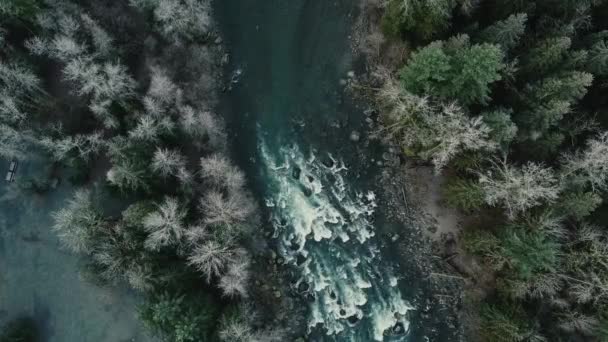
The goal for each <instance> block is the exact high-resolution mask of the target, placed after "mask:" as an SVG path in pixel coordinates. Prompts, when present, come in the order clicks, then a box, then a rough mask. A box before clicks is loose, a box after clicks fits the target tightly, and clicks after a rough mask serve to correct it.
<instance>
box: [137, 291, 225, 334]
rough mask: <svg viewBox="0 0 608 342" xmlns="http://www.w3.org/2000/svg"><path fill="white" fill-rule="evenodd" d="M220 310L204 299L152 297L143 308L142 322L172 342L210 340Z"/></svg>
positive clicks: (169, 295) (166, 295) (175, 295)
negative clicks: (217, 312)
mask: <svg viewBox="0 0 608 342" xmlns="http://www.w3.org/2000/svg"><path fill="white" fill-rule="evenodd" d="M216 311H217V309H216V308H215V307H214V306H213V304H212V303H211V301H209V299H207V297H205V296H198V297H195V298H191V297H186V296H185V295H177V294H171V293H167V292H165V293H160V294H156V295H153V296H151V297H150V298H148V299H147V300H146V302H145V303H144V304H143V305H142V306H141V307H140V309H139V314H140V317H141V319H142V320H143V322H144V323H145V324H146V325H147V326H148V327H150V328H151V329H152V330H154V331H156V332H158V333H160V334H162V335H163V336H164V338H165V339H166V341H169V342H204V341H211V336H212V335H211V333H212V332H213V330H214V327H215V325H216V320H217V314H216Z"/></svg>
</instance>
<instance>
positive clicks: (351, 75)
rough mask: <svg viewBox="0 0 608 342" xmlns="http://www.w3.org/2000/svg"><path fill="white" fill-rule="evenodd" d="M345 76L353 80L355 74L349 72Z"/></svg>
mask: <svg viewBox="0 0 608 342" xmlns="http://www.w3.org/2000/svg"><path fill="white" fill-rule="evenodd" d="M346 76H348V78H354V77H355V72H354V71H352V70H351V71H349V72H348V73H346Z"/></svg>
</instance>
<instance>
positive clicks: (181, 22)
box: [130, 0, 212, 43]
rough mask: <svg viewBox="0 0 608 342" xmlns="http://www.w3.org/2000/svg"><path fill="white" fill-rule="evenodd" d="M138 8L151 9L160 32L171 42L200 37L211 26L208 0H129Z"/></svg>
mask: <svg viewBox="0 0 608 342" xmlns="http://www.w3.org/2000/svg"><path fill="white" fill-rule="evenodd" d="M130 3H131V5H132V6H134V7H136V8H139V9H151V10H152V11H153V14H154V19H155V20H156V22H157V24H158V27H159V31H160V33H162V34H163V36H165V38H167V39H169V40H171V41H172V42H173V43H181V42H182V41H183V40H192V39H196V38H200V37H203V36H205V35H206V34H208V33H209V30H210V28H211V25H212V22H211V3H210V1H208V0H130Z"/></svg>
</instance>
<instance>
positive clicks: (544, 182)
mask: <svg viewBox="0 0 608 342" xmlns="http://www.w3.org/2000/svg"><path fill="white" fill-rule="evenodd" d="M479 182H480V183H481V186H482V188H483V191H484V193H485V201H486V203H487V204H489V205H492V206H495V205H500V206H503V207H504V208H505V209H506V210H507V214H508V216H509V217H510V218H514V217H515V215H517V214H518V213H520V212H522V211H525V210H526V209H529V208H531V207H534V206H537V205H539V204H541V203H545V202H549V203H551V202H553V201H555V200H556V199H557V196H558V194H559V190H560V189H559V187H558V182H557V179H556V177H555V175H554V174H553V171H552V170H551V169H549V168H544V167H542V166H541V165H538V164H535V163H532V162H529V163H527V164H525V165H523V166H522V167H515V166H513V165H509V164H508V163H507V162H506V161H502V162H494V163H493V166H492V168H491V169H490V170H489V171H488V172H487V173H485V174H484V173H480V174H479Z"/></svg>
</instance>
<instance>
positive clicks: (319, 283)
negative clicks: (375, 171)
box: [260, 142, 411, 341]
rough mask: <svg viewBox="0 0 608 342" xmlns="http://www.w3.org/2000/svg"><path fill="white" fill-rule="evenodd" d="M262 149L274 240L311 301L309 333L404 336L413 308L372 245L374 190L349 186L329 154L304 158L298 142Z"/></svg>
mask: <svg viewBox="0 0 608 342" xmlns="http://www.w3.org/2000/svg"><path fill="white" fill-rule="evenodd" d="M260 150H261V151H260V154H261V159H262V160H263V162H264V166H265V169H264V170H263V173H264V174H265V179H266V187H267V189H268V190H267V199H266V206H267V207H268V208H269V209H270V212H271V215H272V222H273V226H274V228H275V233H274V237H275V238H278V239H279V241H280V242H279V248H280V252H281V254H282V255H283V257H284V258H285V260H286V261H287V262H288V263H289V264H291V265H292V266H293V267H296V268H297V269H299V272H300V279H298V280H297V282H296V283H295V284H294V286H295V287H296V288H297V289H298V290H299V291H300V292H301V293H302V295H304V296H306V297H307V298H308V299H309V301H310V314H309V316H310V318H309V331H315V330H317V331H322V332H324V333H326V334H327V335H330V336H334V335H335V336H334V338H336V339H337V340H342V341H372V340H375V341H383V340H385V336H386V340H404V339H405V335H406V333H407V331H408V328H409V322H408V320H407V317H406V314H407V312H408V311H409V310H410V309H411V308H410V306H409V305H408V304H407V303H406V302H405V300H404V299H403V298H402V296H401V293H400V291H399V288H398V287H397V284H398V281H397V279H396V278H395V277H394V276H393V275H392V274H391V270H390V268H387V267H386V265H384V264H383V263H382V261H381V255H380V253H379V250H378V247H377V245H376V243H375V239H374V226H373V222H372V219H373V214H374V210H375V208H376V196H375V195H374V193H373V192H371V191H370V192H359V191H358V190H356V189H353V188H352V185H350V184H348V183H347V178H345V176H346V175H347V174H348V169H347V167H346V166H345V165H344V164H343V163H342V162H341V161H339V160H336V159H335V158H333V157H332V156H331V155H327V156H325V157H323V158H322V159H323V160H321V158H320V157H319V156H317V155H315V154H311V155H310V156H308V157H307V156H304V155H303V154H302V153H301V152H300V151H299V149H298V147H297V146H294V147H291V148H287V147H281V148H279V149H278V151H276V152H277V153H273V152H272V151H270V150H269V148H268V146H266V145H265V144H264V143H263V142H262V143H261V144H260ZM275 155H276V156H275Z"/></svg>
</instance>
